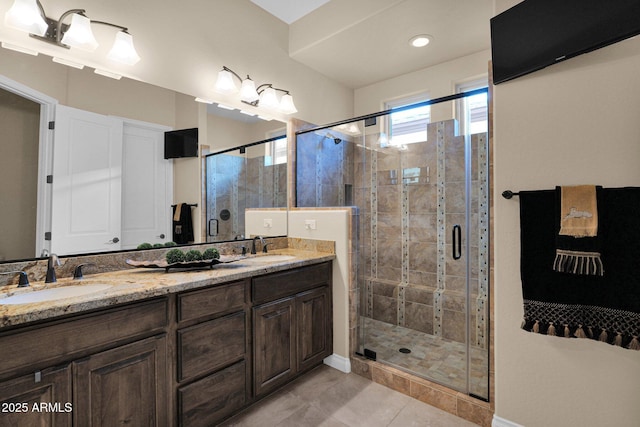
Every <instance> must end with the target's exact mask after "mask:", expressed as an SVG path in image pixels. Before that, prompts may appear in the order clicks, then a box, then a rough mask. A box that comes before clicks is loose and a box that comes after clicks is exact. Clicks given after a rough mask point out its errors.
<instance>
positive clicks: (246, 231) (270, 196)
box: [205, 105, 287, 242]
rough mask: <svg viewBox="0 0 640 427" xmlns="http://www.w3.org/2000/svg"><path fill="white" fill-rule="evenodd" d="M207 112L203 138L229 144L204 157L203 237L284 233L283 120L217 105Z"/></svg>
mask: <svg viewBox="0 0 640 427" xmlns="http://www.w3.org/2000/svg"><path fill="white" fill-rule="evenodd" d="M207 112H208V115H207V116H208V126H207V131H208V140H209V141H210V142H212V143H214V144H212V146H215V147H221V146H229V147H230V148H227V149H224V150H221V151H216V152H215V153H211V154H208V155H207V156H206V157H205V203H206V214H205V217H206V230H205V232H206V241H207V242H214V241H227V240H239V239H245V238H248V237H251V236H263V237H266V236H283V235H286V234H287V227H286V210H287V138H286V133H287V132H286V131H287V129H286V124H285V123H282V122H278V121H277V120H270V121H265V120H262V119H260V118H258V117H256V116H247V115H246V114H242V113H240V116H238V115H237V114H235V113H236V112H234V111H229V110H227V109H225V108H220V107H219V106H217V105H209V106H208V107H207ZM229 120H231V122H230V121H229ZM234 131H235V132H234ZM234 133H235V135H234ZM252 138H253V139H254V142H249V143H247V144H244V145H241V146H238V145H237V144H236V142H237V141H239V140H242V139H244V140H249V139H252Z"/></svg>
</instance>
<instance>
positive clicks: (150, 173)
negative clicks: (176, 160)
mask: <svg viewBox="0 0 640 427" xmlns="http://www.w3.org/2000/svg"><path fill="white" fill-rule="evenodd" d="M123 131H124V141H123V146H122V150H123V156H122V157H123V159H122V249H134V248H136V247H137V246H138V245H139V244H140V243H143V242H146V243H151V244H153V243H165V242H168V241H170V240H171V202H172V198H173V197H172V190H173V187H172V185H171V184H172V183H171V166H172V165H171V162H170V161H169V160H166V159H165V158H164V131H165V129H164V128H160V127H158V128H153V127H151V126H143V125H138V124H135V123H127V122H125V124H124V128H123Z"/></svg>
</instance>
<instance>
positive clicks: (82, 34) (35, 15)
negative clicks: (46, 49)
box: [3, 0, 140, 65]
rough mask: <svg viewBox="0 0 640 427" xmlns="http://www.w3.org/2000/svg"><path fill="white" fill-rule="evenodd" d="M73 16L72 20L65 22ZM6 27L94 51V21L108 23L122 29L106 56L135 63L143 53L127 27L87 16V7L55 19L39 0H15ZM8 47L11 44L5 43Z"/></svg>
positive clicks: (58, 44) (6, 14) (50, 40)
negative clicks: (136, 46) (92, 25)
mask: <svg viewBox="0 0 640 427" xmlns="http://www.w3.org/2000/svg"><path fill="white" fill-rule="evenodd" d="M68 16H71V23H69V24H65V23H64V22H63V21H64V20H65V19H66V18H67V17H68ZM4 23H5V25H6V26H7V27H9V28H13V29H16V30H20V31H25V32H27V33H29V34H30V35H31V36H32V37H34V38H37V39H38V40H42V41H46V42H48V43H52V44H55V45H57V46H60V47H63V48H66V49H69V48H77V49H82V50H86V51H89V52H93V51H94V50H95V49H96V48H97V47H98V42H97V40H96V39H95V37H94V35H93V31H91V24H100V25H106V26H109V27H114V28H117V29H119V30H120V31H118V32H117V33H116V37H115V41H114V44H113V47H112V48H111V50H110V51H109V53H108V54H107V58H109V59H111V60H113V61H116V62H121V63H123V64H127V65H134V64H136V63H137V62H138V61H139V60H140V56H138V53H137V52H136V49H135V47H134V46H133V37H131V34H129V32H128V29H127V28H126V27H123V26H120V25H116V24H111V23H109V22H104V21H94V20H91V19H89V18H88V17H87V16H86V15H85V10H84V9H70V10H67V11H66V12H64V13H63V14H62V15H60V18H59V19H57V20H55V19H52V18H49V17H47V15H46V13H45V11H44V8H43V7H42V4H41V3H40V1H39V0H15V1H14V3H13V5H12V6H11V8H10V9H9V10H8V11H7V12H6V13H5V15H4ZM3 47H8V48H10V47H9V46H4V45H3Z"/></svg>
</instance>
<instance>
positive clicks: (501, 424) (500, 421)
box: [491, 415, 524, 427]
mask: <svg viewBox="0 0 640 427" xmlns="http://www.w3.org/2000/svg"><path fill="white" fill-rule="evenodd" d="M491 427H524V426H523V425H521V424H516V423H514V422H512V421H509V420H505V419H504V418H500V417H499V416H497V415H494V416H493V421H491Z"/></svg>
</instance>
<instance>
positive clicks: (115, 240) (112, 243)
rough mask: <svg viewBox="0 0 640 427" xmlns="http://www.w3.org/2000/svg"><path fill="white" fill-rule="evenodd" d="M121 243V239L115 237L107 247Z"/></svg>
mask: <svg viewBox="0 0 640 427" xmlns="http://www.w3.org/2000/svg"><path fill="white" fill-rule="evenodd" d="M119 241H120V239H118V238H117V237H114V238H113V239H111V240H109V241H108V242H107V243H106V244H107V245H114V244H116V243H118V242H119Z"/></svg>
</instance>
